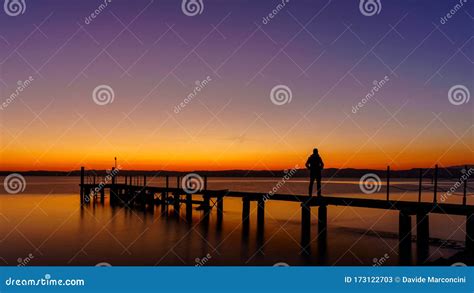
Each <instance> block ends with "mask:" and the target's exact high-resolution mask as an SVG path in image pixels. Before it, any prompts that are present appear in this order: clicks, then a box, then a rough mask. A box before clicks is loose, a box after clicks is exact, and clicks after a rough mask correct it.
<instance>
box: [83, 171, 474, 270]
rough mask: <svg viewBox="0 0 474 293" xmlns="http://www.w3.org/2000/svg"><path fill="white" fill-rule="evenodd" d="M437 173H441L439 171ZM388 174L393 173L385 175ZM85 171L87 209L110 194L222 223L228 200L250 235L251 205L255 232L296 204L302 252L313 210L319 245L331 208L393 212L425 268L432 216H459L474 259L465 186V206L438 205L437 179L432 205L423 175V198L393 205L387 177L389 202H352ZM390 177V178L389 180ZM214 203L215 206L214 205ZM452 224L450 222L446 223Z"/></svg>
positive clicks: (406, 247)
mask: <svg viewBox="0 0 474 293" xmlns="http://www.w3.org/2000/svg"><path fill="white" fill-rule="evenodd" d="M436 169H437V168H436ZM387 172H390V169H388V170H387ZM85 174H86V172H85V170H84V167H82V168H81V179H80V180H81V181H80V182H81V183H80V200H81V204H87V203H88V202H89V201H90V200H91V198H92V197H93V198H94V199H96V200H99V198H100V202H101V203H104V197H105V190H106V189H108V190H109V201H110V204H111V205H126V206H129V207H143V208H153V207H154V206H155V205H161V206H162V207H163V208H167V207H168V206H169V205H171V206H173V207H174V211H175V213H178V214H179V210H180V205H181V204H185V211H186V212H185V214H186V219H188V220H191V219H192V213H193V205H197V206H198V208H197V209H199V210H203V211H205V212H206V213H205V215H207V216H208V215H209V213H210V212H211V210H212V208H213V207H216V210H217V219H218V222H221V221H222V219H223V211H224V199H225V198H230V197H233V198H241V199H242V224H243V229H244V230H246V231H248V229H249V225H250V216H251V203H252V202H254V203H256V208H257V228H258V229H257V231H262V228H263V225H264V221H265V203H266V202H267V201H285V202H294V203H296V204H299V205H300V207H301V242H302V247H303V249H304V250H305V251H310V250H306V249H305V248H306V247H308V246H310V242H311V239H310V238H311V237H310V235H311V228H312V223H311V213H312V209H313V208H316V209H317V218H318V220H317V227H318V240H321V239H325V238H326V236H327V229H328V227H327V224H328V220H327V219H328V206H350V207H356V208H357V207H358V208H373V209H383V210H393V211H397V212H398V213H399V226H398V227H399V233H398V235H399V251H400V255H401V256H404V257H405V258H408V259H411V247H412V245H411V244H412V231H413V227H412V218H415V223H416V232H417V233H416V234H417V237H416V251H417V261H418V263H420V264H422V263H424V261H425V260H426V259H427V257H428V251H429V235H430V231H429V230H430V229H429V228H430V227H429V226H430V225H429V216H430V214H444V215H458V216H464V217H465V219H466V228H465V233H466V238H465V239H466V240H465V244H466V245H465V246H466V252H467V253H468V254H470V255H474V205H468V204H467V199H466V197H467V193H466V186H467V180H465V182H463V183H464V196H463V202H462V204H450V203H440V202H439V201H438V200H437V178H436V177H435V178H434V197H433V201H432V202H422V201H421V171H420V185H419V187H420V192H419V199H418V201H399V200H391V199H390V196H389V193H388V189H389V188H388V186H389V180H390V179H389V178H390V177H389V176H387V198H386V199H385V200H382V199H367V198H352V197H331V196H323V197H314V196H313V197H309V196H307V195H293V194H272V195H269V194H268V193H258V192H240V191H229V190H209V189H207V177H206V178H204V179H205V184H204V188H203V189H202V190H198V191H196V192H193V193H189V192H187V190H186V189H183V188H181V187H180V178H179V177H177V182H176V183H177V184H176V187H170V184H169V179H170V178H169V177H168V176H166V180H165V182H166V184H165V186H162V187H160V186H149V185H147V178H146V176H140V177H139V176H120V177H121V178H123V180H122V183H119V182H118V181H119V180H118V179H119V176H111V178H109V179H110V181H109V182H98V180H96V179H95V177H94V178H93V179H91V178H90V177H88V176H86V175H85ZM435 174H437V172H436V173H435ZM387 175H388V174H387ZM211 202H212V204H211ZM447 223H448V222H447Z"/></svg>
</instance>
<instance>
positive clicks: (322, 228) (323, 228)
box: [318, 205, 328, 236]
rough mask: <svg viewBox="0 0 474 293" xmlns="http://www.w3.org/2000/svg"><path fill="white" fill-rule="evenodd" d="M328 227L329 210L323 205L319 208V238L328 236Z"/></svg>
mask: <svg viewBox="0 0 474 293" xmlns="http://www.w3.org/2000/svg"><path fill="white" fill-rule="evenodd" d="M327 227H328V208H327V206H326V205H321V206H319V208H318V234H319V236H324V235H326V232H327Z"/></svg>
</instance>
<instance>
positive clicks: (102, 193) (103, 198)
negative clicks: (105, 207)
mask: <svg viewBox="0 0 474 293" xmlns="http://www.w3.org/2000/svg"><path fill="white" fill-rule="evenodd" d="M104 201H105V188H104V187H102V188H101V189H100V203H102V204H103V203H104Z"/></svg>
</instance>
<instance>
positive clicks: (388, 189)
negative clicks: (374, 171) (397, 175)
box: [387, 166, 390, 201]
mask: <svg viewBox="0 0 474 293" xmlns="http://www.w3.org/2000/svg"><path fill="white" fill-rule="evenodd" d="M388 200H390V166H387V201H388Z"/></svg>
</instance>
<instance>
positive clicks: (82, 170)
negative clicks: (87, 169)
mask: <svg viewBox="0 0 474 293" xmlns="http://www.w3.org/2000/svg"><path fill="white" fill-rule="evenodd" d="M80 196H81V205H82V204H84V167H81V191H80Z"/></svg>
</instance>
